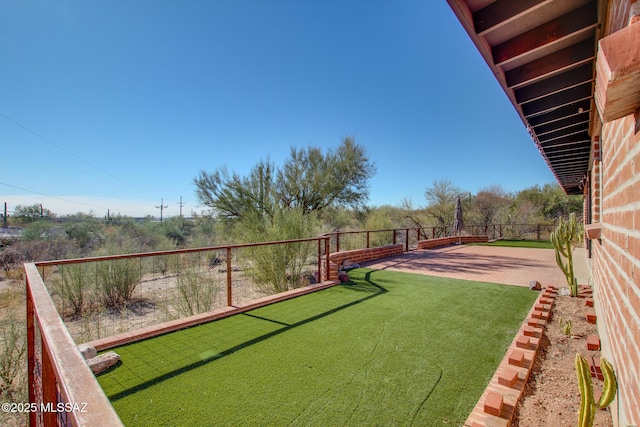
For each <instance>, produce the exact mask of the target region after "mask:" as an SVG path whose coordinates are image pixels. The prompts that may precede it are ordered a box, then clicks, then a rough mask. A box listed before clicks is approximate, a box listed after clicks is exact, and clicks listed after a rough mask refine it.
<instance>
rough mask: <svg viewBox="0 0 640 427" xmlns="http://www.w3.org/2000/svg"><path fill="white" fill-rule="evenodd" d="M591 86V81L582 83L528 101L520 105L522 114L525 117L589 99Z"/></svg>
mask: <svg viewBox="0 0 640 427" xmlns="http://www.w3.org/2000/svg"><path fill="white" fill-rule="evenodd" d="M591 86H592V85H591V82H587V83H583V84H581V85H579V86H574V87H572V88H570V89H567V90H563V91H562V92H558V93H556V94H554V95H551V96H545V97H544V98H540V99H538V100H536V101H532V102H528V103H526V104H524V105H523V106H522V114H524V116H525V117H532V116H538V115H540V114H544V113H546V112H549V111H553V110H555V109H556V108H558V107H561V106H563V105H568V104H572V103H575V102H577V101H582V100H584V99H589V98H591V96H592V93H591Z"/></svg>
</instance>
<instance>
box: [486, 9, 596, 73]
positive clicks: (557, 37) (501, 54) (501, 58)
mask: <svg viewBox="0 0 640 427" xmlns="http://www.w3.org/2000/svg"><path fill="white" fill-rule="evenodd" d="M597 24H598V14H597V10H596V9H595V8H594V7H593V6H592V5H591V4H587V5H585V6H582V7H580V8H578V9H576V10H573V11H571V12H569V13H567V14H564V15H562V16H560V17H558V18H556V19H553V20H551V21H549V22H547V23H545V24H543V25H541V26H539V27H536V28H534V29H532V30H529V31H526V32H524V33H522V34H520V35H519V36H516V37H514V38H512V39H510V40H507V41H505V42H503V43H500V44H499V45H497V46H494V47H493V48H492V49H491V52H492V53H493V60H494V62H495V64H496V65H504V64H506V63H507V62H509V61H513V60H515V59H517V58H520V57H521V56H524V55H531V54H532V53H533V52H536V51H537V50H539V49H542V48H543V47H548V46H549V45H550V44H554V43H559V42H561V41H563V40H564V39H566V38H567V37H570V36H574V35H576V34H578V33H581V32H584V31H589V30H591V29H592V28H595V26H596V25H597Z"/></svg>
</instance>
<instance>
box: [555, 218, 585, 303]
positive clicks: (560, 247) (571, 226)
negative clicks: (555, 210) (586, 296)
mask: <svg viewBox="0 0 640 427" xmlns="http://www.w3.org/2000/svg"><path fill="white" fill-rule="evenodd" d="M581 237H582V235H581V232H580V227H579V225H578V222H577V220H576V214H575V213H571V215H569V221H564V220H562V219H560V222H559V223H558V227H557V228H556V230H555V231H552V232H551V243H553V246H554V248H555V250H556V262H557V263H558V267H560V269H561V270H562V272H563V273H564V276H565V277H566V278H567V284H568V285H569V290H570V291H571V296H572V297H575V296H578V280H577V279H576V277H575V274H574V271H573V248H572V245H573V243H574V242H577V241H580V238H581ZM563 258H564V259H566V260H567V261H566V263H565V261H564V259H563Z"/></svg>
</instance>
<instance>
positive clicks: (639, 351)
mask: <svg viewBox="0 0 640 427" xmlns="http://www.w3.org/2000/svg"><path fill="white" fill-rule="evenodd" d="M600 142H601V144H602V162H601V164H600V165H598V168H597V169H596V170H592V179H593V178H594V176H593V174H594V173H596V174H600V175H601V178H602V188H601V189H598V188H597V186H594V188H593V193H592V197H593V198H595V199H597V198H599V199H600V206H599V208H600V209H601V218H600V219H601V222H602V235H601V237H602V238H601V240H592V244H593V252H592V254H593V255H592V273H593V287H594V298H595V301H596V310H597V314H598V329H599V333H600V336H601V338H602V339H603V353H604V355H605V357H607V359H609V360H611V362H612V364H613V366H614V368H615V370H616V375H617V377H618V383H619V395H618V399H619V402H618V405H617V407H618V408H619V413H618V419H619V421H620V425H624V426H626V425H638V426H640V133H636V118H635V117H634V115H629V116H626V117H623V118H621V119H618V120H614V121H611V122H609V123H605V124H604V125H603V129H602V133H601V141H600ZM594 181H597V180H595V179H594ZM594 184H595V183H594ZM598 190H600V191H598ZM598 193H600V194H598ZM597 206H598V205H597V203H593V207H594V208H595V209H597V208H596V207H597ZM593 213H594V220H595V218H597V213H598V212H593ZM594 222H596V221H594ZM614 418H615V417H614Z"/></svg>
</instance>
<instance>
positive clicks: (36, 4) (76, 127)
mask: <svg viewBox="0 0 640 427" xmlns="http://www.w3.org/2000/svg"><path fill="white" fill-rule="evenodd" d="M0 58H2V67H1V70H0V76H1V77H2V78H0V167H1V170H2V173H1V174H0V203H2V202H8V206H9V210H10V211H11V210H12V209H13V208H14V207H15V205H17V204H23V205H25V204H33V203H41V204H43V206H45V207H47V208H49V209H51V210H52V211H54V212H56V213H58V214H66V213H73V212H79V211H81V212H89V211H93V212H94V213H95V214H96V215H98V216H103V215H105V214H106V213H107V209H109V210H110V211H111V213H112V214H114V213H118V212H119V213H122V214H124V215H129V216H144V215H147V214H149V215H155V216H159V214H160V210H159V209H157V208H156V206H158V205H160V201H161V199H164V204H165V205H167V206H168V207H167V208H166V209H165V210H164V215H165V216H174V215H177V214H178V213H179V203H178V202H179V201H180V198H182V201H183V203H184V206H183V213H184V214H187V215H188V214H189V213H190V212H191V211H196V212H199V211H200V210H201V209H202V207H201V206H199V205H198V201H197V199H196V196H195V186H194V184H193V178H194V177H195V176H196V175H197V174H198V172H199V171H200V170H207V171H213V170H215V169H216V168H218V167H221V166H226V167H227V168H228V169H230V170H233V171H237V172H238V173H240V174H244V173H246V172H247V171H248V170H249V169H250V168H251V167H252V166H253V165H255V164H256V163H257V162H258V161H259V160H261V159H267V158H269V159H271V160H272V161H274V162H275V163H276V164H281V163H282V161H283V160H284V159H285V158H286V157H287V156H288V154H289V150H290V147H292V146H296V147H300V148H302V147H307V146H310V145H312V146H318V147H324V148H327V149H329V148H335V147H337V146H338V145H339V143H340V142H341V140H342V139H343V137H344V136H347V135H349V136H353V137H354V138H355V139H356V141H357V142H359V143H360V144H362V145H364V146H365V147H366V148H367V151H368V154H369V155H370V158H371V159H372V160H373V161H374V162H375V164H376V166H377V174H376V176H375V177H374V178H373V179H372V180H371V185H370V200H369V204H370V205H376V206H379V205H383V204H390V205H399V204H400V202H401V201H402V200H403V199H409V200H411V201H412V202H413V204H414V205H415V206H421V205H424V204H425V203H426V200H425V197H424V191H425V189H426V188H427V187H430V186H431V185H432V184H433V182H434V181H435V180H441V179H449V180H450V181H451V182H452V183H453V184H454V185H455V186H457V187H459V188H461V189H462V190H464V191H469V192H472V193H475V192H477V191H478V190H480V189H482V188H485V187H488V186H491V185H502V186H503V187H504V188H505V189H506V190H507V191H517V190H521V189H524V188H528V187H530V186H533V185H535V184H540V185H543V184H545V183H548V182H554V178H553V175H552V174H551V172H550V171H549V170H548V168H547V166H546V164H545V163H544V161H543V159H542V157H541V156H540V154H539V153H538V151H537V149H536V147H535V145H534V143H533V142H532V141H531V139H530V137H529V135H528V133H527V132H526V129H525V127H524V125H523V124H522V121H521V120H520V119H519V117H518V116H517V114H516V112H515V110H514V109H513V107H512V106H511V104H510V103H509V101H508V99H507V97H506V95H505V94H504V92H503V91H502V89H501V88H500V87H499V85H498V83H497V82H496V80H495V79H494V78H493V76H492V74H491V72H490V70H489V68H488V66H487V65H486V64H485V62H484V61H483V60H482V58H481V57H480V55H479V53H478V52H477V50H476V49H475V47H474V46H473V44H472V43H471V41H470V39H469V38H468V36H467V34H466V33H465V32H464V30H463V29H462V27H461V25H460V24H459V22H458V21H457V20H456V19H455V17H454V15H453V13H452V12H451V10H450V9H449V7H448V5H447V3H446V1H444V0H437V1H436V0H421V1H418V0H400V1H386V0H385V1H379V0H353V1H345V0H322V1H319V0H298V1H294V0H270V1H267V0H252V1H251V0H233V1H232V0H219V1H218V0H182V1H178V0H149V1H147V0H137V1H129V0H127V1H125V0H104V1H102V0H91V1H86V0H58V1H54V2H52V1H35V0H5V1H3V2H2V3H0Z"/></svg>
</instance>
